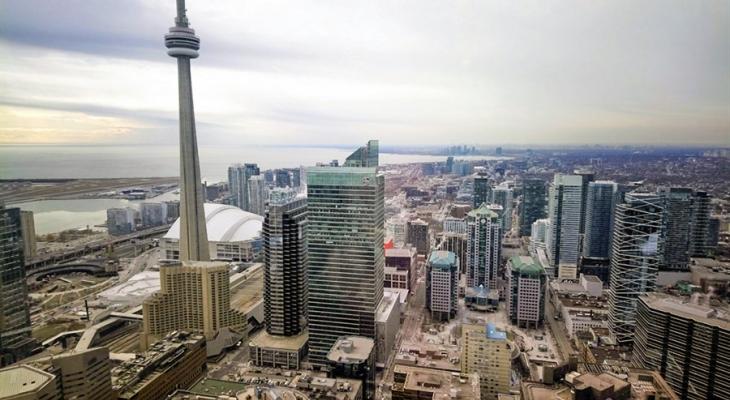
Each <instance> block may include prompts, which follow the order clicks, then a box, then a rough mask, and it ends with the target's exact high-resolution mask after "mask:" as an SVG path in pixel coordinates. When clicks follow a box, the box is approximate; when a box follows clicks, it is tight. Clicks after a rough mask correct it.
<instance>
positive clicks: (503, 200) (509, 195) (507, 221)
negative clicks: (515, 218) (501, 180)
mask: <svg viewBox="0 0 730 400" xmlns="http://www.w3.org/2000/svg"><path fill="white" fill-rule="evenodd" d="M513 197H514V194H513V191H512V188H510V187H508V186H506V185H503V184H500V185H499V186H497V187H495V188H494V189H493V190H492V204H499V205H500V206H502V232H503V233H504V234H506V233H509V232H510V231H511V230H512V203H513Z"/></svg>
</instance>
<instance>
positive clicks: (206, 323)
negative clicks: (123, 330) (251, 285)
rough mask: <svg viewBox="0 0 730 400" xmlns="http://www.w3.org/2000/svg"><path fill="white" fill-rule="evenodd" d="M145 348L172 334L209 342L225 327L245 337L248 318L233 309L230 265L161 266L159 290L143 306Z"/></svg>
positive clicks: (205, 263) (210, 263)
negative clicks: (183, 333)
mask: <svg viewBox="0 0 730 400" xmlns="http://www.w3.org/2000/svg"><path fill="white" fill-rule="evenodd" d="M142 313H143V314H142V315H143V317H144V318H143V323H142V327H143V335H142V336H143V337H142V342H143V346H145V347H146V346H149V345H150V344H151V343H154V342H155V341H157V340H159V339H161V338H163V337H165V336H166V335H167V334H168V333H170V332H172V331H179V330H186V331H190V332H195V333H200V334H202V335H203V336H204V337H205V338H206V339H207V340H210V339H212V338H214V337H215V336H216V334H217V333H218V332H219V331H220V330H222V329H223V328H230V329H232V330H233V331H235V332H237V333H239V334H241V335H245V334H246V333H247V332H246V325H247V321H246V318H245V315H244V314H243V313H241V312H239V311H236V310H233V309H231V290H230V286H229V274H228V265H226V264H224V263H218V262H204V261H198V262H183V263H181V264H172V265H161V266H160V291H159V292H155V293H154V294H152V296H150V297H148V298H147V299H145V301H144V303H143V304H142Z"/></svg>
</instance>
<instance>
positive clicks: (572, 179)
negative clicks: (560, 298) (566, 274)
mask: <svg viewBox="0 0 730 400" xmlns="http://www.w3.org/2000/svg"><path fill="white" fill-rule="evenodd" d="M548 208H549V211H548V218H549V219H550V230H549V231H548V233H547V238H546V239H547V240H546V246H547V255H548V259H549V261H550V266H551V267H552V268H554V270H555V271H556V272H557V271H558V268H559V266H560V264H563V263H565V264H576V265H577V264H578V256H579V250H580V242H581V231H580V228H581V210H582V209H583V180H582V177H581V176H580V175H563V174H555V178H554V179H553V182H552V184H551V185H550V192H549V207H548Z"/></svg>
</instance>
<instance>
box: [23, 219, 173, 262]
mask: <svg viewBox="0 0 730 400" xmlns="http://www.w3.org/2000/svg"><path fill="white" fill-rule="evenodd" d="M170 226H172V225H171V224H167V225H160V226H156V227H154V228H150V229H145V230H142V231H138V232H134V233H131V234H129V235H124V236H112V237H110V238H109V239H108V240H101V241H97V242H92V243H88V244H86V245H84V246H82V247H75V248H73V249H69V250H66V251H64V252H58V253H54V254H51V255H48V256H45V257H42V258H36V259H32V260H27V261H26V263H25V269H26V271H33V270H36V269H38V268H42V267H45V266H49V265H57V264H63V263H65V262H69V261H73V260H76V259H78V258H81V257H83V256H86V255H89V254H93V253H96V252H98V251H102V250H104V249H106V248H108V247H109V246H118V245H122V244H127V243H129V242H131V241H133V240H141V239H147V238H150V237H155V236H161V235H163V234H165V233H166V232H167V231H168V230H169V229H170Z"/></svg>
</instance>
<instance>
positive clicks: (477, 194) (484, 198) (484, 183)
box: [472, 174, 492, 208]
mask: <svg viewBox="0 0 730 400" xmlns="http://www.w3.org/2000/svg"><path fill="white" fill-rule="evenodd" d="M491 198H492V187H491V186H489V177H488V176H487V175H482V174H477V175H476V176H474V199H473V203H472V206H473V208H479V206H481V205H482V204H483V203H489V201H490V200H491Z"/></svg>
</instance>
